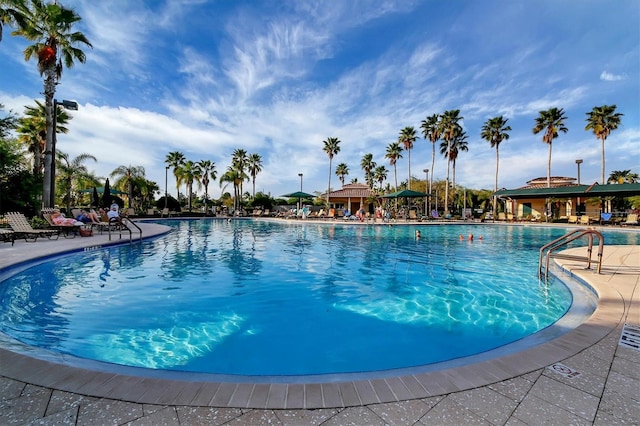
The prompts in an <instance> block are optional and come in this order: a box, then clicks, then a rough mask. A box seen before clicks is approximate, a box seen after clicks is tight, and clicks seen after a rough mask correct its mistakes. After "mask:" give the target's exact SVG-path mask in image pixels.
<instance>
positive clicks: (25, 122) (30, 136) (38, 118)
mask: <svg viewBox="0 0 640 426" xmlns="http://www.w3.org/2000/svg"><path fill="white" fill-rule="evenodd" d="M35 102H36V106H35V107H33V106H25V112H24V117H21V118H19V119H18V128H17V129H16V130H17V132H18V134H19V135H20V136H19V137H18V140H19V141H20V142H22V143H24V144H25V145H27V147H28V150H29V152H30V153H31V154H32V155H33V174H35V175H41V174H42V166H43V164H42V153H43V152H44V148H45V143H46V136H47V110H46V107H45V105H44V104H43V103H42V102H40V101H37V100H36V101H35ZM56 115H57V116H56V120H55V121H56V133H68V132H69V129H68V128H67V127H66V125H67V123H68V122H69V120H70V118H71V117H70V116H69V114H68V113H67V112H66V110H65V109H64V108H62V107H58V108H57V111H56Z"/></svg>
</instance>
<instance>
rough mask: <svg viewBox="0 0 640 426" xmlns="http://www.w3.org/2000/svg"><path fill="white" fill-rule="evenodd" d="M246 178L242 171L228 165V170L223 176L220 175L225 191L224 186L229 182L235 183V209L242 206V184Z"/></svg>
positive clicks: (221, 185)
mask: <svg viewBox="0 0 640 426" xmlns="http://www.w3.org/2000/svg"><path fill="white" fill-rule="evenodd" d="M243 180H244V176H243V175H242V174H241V173H240V171H239V170H237V169H235V168H233V167H231V166H230V167H227V171H226V172H224V174H223V175H222V176H220V187H221V188H222V191H223V192H224V188H226V186H227V185H228V184H229V183H233V209H234V211H235V210H237V209H238V208H239V207H240V194H241V192H240V190H239V189H240V185H241V183H242V181H243Z"/></svg>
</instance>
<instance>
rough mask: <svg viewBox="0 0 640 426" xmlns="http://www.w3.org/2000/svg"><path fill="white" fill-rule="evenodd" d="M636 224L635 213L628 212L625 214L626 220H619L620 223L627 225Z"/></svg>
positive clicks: (636, 216)
mask: <svg viewBox="0 0 640 426" xmlns="http://www.w3.org/2000/svg"><path fill="white" fill-rule="evenodd" d="M637 224H638V215H637V214H636V213H630V214H628V215H627V220H625V221H624V222H621V223H620V225H622V226H628V225H637Z"/></svg>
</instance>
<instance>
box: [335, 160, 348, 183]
mask: <svg viewBox="0 0 640 426" xmlns="http://www.w3.org/2000/svg"><path fill="white" fill-rule="evenodd" d="M348 175H349V166H347V163H340V164H338V165H337V166H336V176H338V179H340V183H341V184H342V186H344V178H345V176H348Z"/></svg>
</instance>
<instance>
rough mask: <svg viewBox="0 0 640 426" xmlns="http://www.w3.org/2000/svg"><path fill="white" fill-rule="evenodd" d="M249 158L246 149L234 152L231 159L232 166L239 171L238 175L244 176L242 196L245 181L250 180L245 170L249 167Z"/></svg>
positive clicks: (241, 186)
mask: <svg viewBox="0 0 640 426" xmlns="http://www.w3.org/2000/svg"><path fill="white" fill-rule="evenodd" d="M248 159H249V157H248V156H247V151H245V150H244V149H236V150H234V151H233V154H232V158H231V166H232V167H233V168H234V169H236V170H237V171H238V173H239V174H240V175H241V176H242V181H240V194H242V192H243V186H244V181H245V180H247V179H248V178H249V176H247V174H246V173H245V169H246V167H247V161H248Z"/></svg>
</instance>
